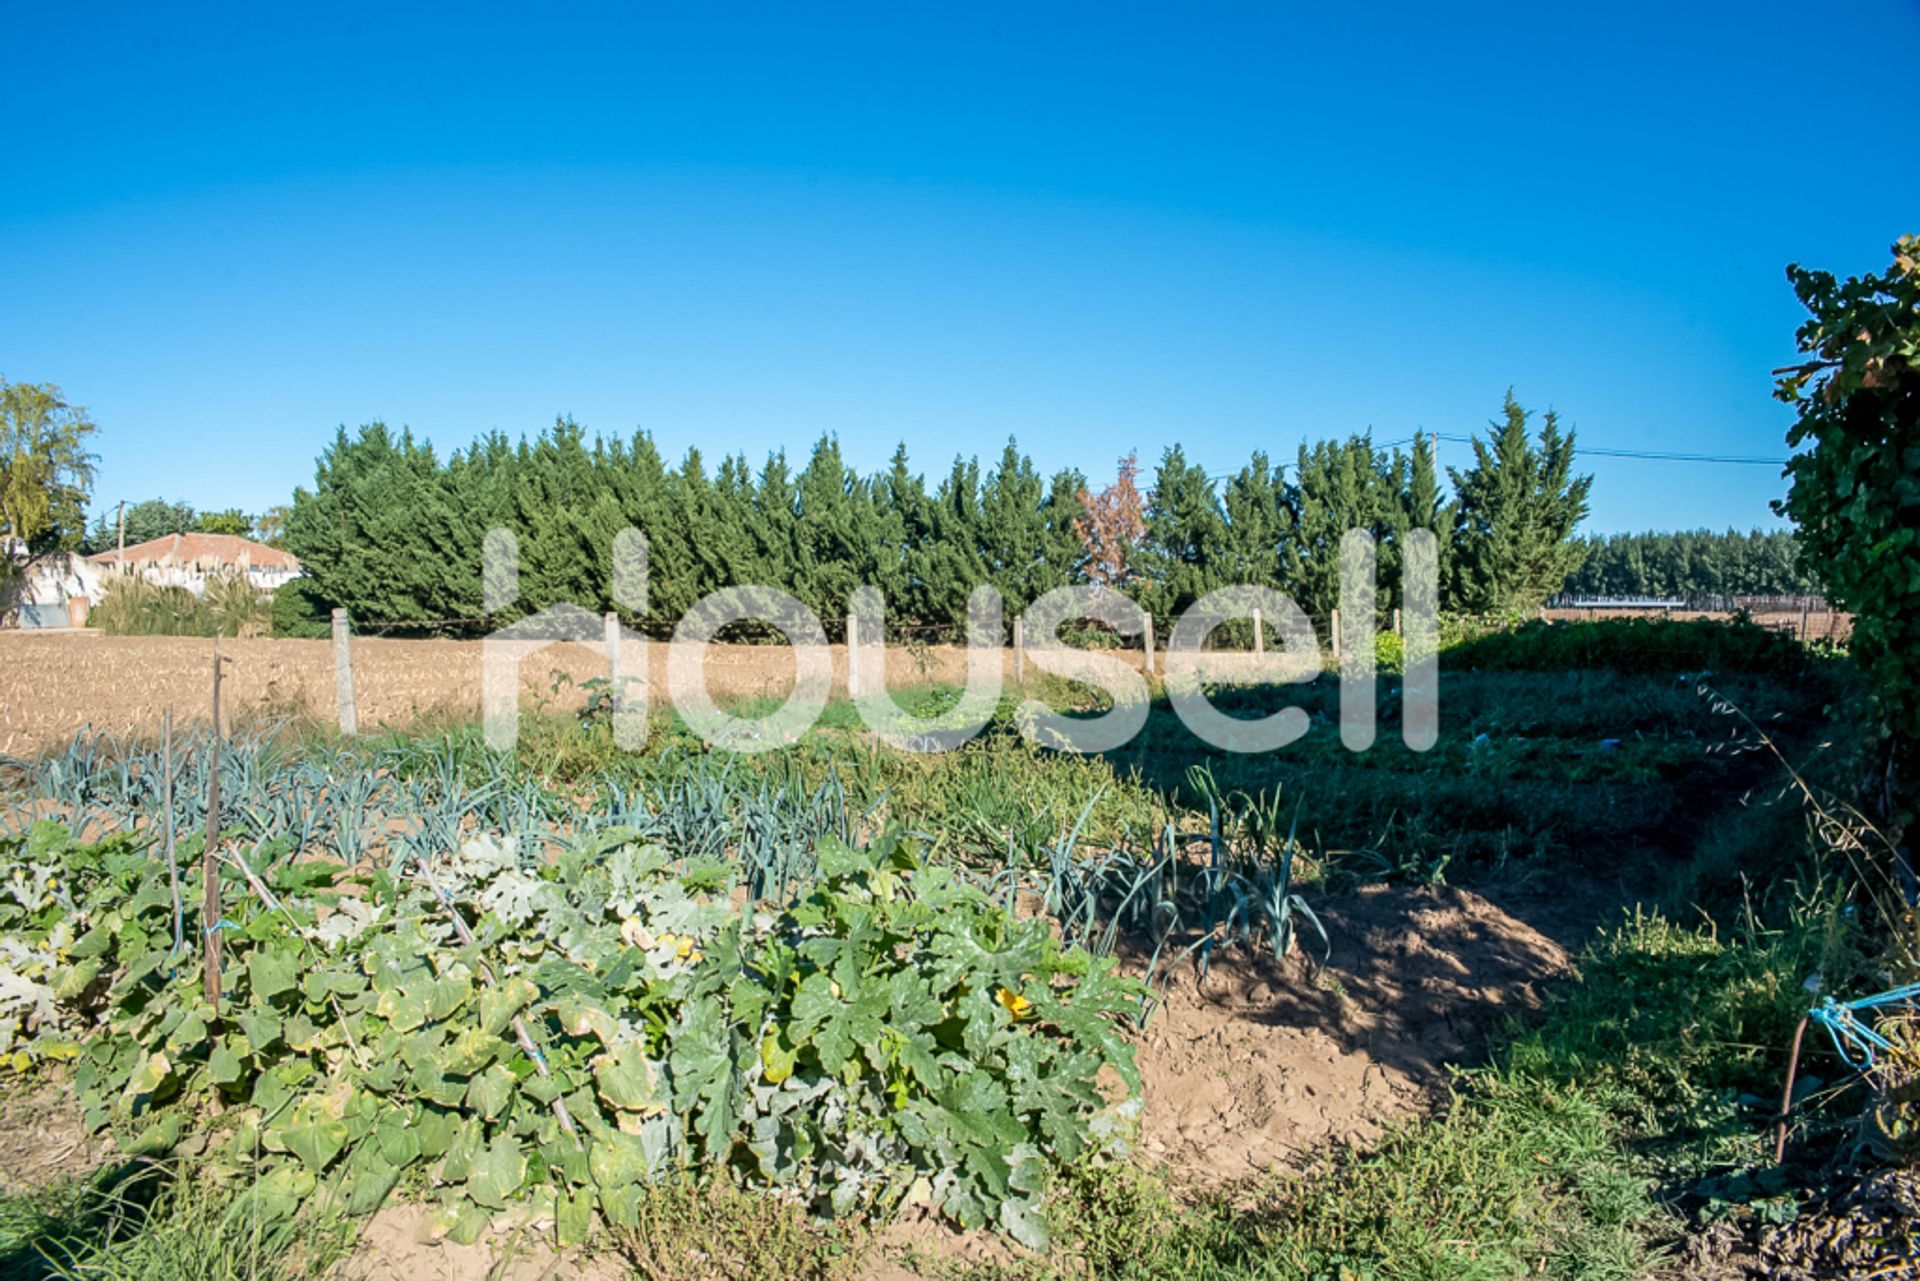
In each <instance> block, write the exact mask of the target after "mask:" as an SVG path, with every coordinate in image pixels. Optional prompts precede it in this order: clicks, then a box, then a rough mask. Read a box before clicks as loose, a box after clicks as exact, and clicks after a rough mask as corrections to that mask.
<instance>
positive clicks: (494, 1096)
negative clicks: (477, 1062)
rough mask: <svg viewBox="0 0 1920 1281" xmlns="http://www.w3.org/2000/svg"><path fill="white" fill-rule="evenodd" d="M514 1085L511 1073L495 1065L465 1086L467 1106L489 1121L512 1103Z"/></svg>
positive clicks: (499, 1065)
mask: <svg viewBox="0 0 1920 1281" xmlns="http://www.w3.org/2000/svg"><path fill="white" fill-rule="evenodd" d="M515 1084H516V1082H515V1081H514V1077H513V1073H511V1072H509V1071H508V1070H507V1069H506V1068H505V1066H503V1065H501V1064H499V1063H496V1064H494V1065H493V1066H492V1067H490V1068H488V1069H487V1070H486V1071H484V1072H482V1073H480V1074H479V1075H478V1076H476V1077H474V1078H473V1081H472V1082H471V1083H470V1084H469V1085H468V1086H467V1106H468V1107H470V1108H472V1109H473V1110H474V1111H475V1112H478V1113H479V1114H480V1115H481V1116H482V1117H483V1118H485V1119H486V1120H489V1121H491V1120H493V1119H494V1118H495V1117H497V1116H499V1115H500V1114H501V1113H502V1112H504V1111H505V1110H506V1107H507V1104H508V1103H510V1102H512V1101H513V1091H514V1086H515Z"/></svg>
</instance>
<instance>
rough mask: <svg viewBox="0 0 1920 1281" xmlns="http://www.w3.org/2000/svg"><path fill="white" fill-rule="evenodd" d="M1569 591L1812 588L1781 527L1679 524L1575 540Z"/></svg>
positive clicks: (1801, 591)
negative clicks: (1577, 556)
mask: <svg viewBox="0 0 1920 1281" xmlns="http://www.w3.org/2000/svg"><path fill="white" fill-rule="evenodd" d="M1579 545H1580V548H1581V551H1582V556H1583V559H1582V561H1581V563H1580V568H1578V569H1577V570H1575V571H1574V572H1573V574H1572V575H1571V576H1570V577H1569V578H1568V579H1567V583H1566V588H1565V591H1566V593H1567V594H1568V595H1570V596H1579V597H1587V598H1595V597H1622V596H1654V597H1660V598H1663V599H1666V598H1674V597H1685V598H1695V597H1703V596H1801V595H1809V594H1812V593H1814V592H1817V591H1818V587H1817V586H1816V584H1815V582H1814V579H1813V577H1812V576H1811V575H1810V574H1808V573H1807V571H1806V570H1805V569H1804V568H1803V567H1802V565H1801V560H1800V547H1799V543H1798V542H1797V541H1796V539H1795V538H1794V536H1793V534H1792V533H1791V532H1790V531H1787V530H1770V531H1761V530H1753V531H1752V532H1750V533H1744V534H1743V533H1741V532H1739V531H1738V530H1731V529H1730V530H1727V531H1726V532H1725V533H1715V532H1714V531H1712V530H1708V529H1695V530H1686V531H1682V532H1679V533H1671V534H1610V535H1606V536H1604V537H1593V538H1583V539H1581V540H1579Z"/></svg>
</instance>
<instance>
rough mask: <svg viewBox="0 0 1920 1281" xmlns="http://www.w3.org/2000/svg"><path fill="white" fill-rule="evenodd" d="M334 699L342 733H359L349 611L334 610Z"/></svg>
mask: <svg viewBox="0 0 1920 1281" xmlns="http://www.w3.org/2000/svg"><path fill="white" fill-rule="evenodd" d="M333 699H334V704H335V708H336V710H337V711H338V712H339V716H340V732H341V733H342V734H358V733H359V732H360V718H359V715H358V714H357V713H356V712H355V710H354V706H353V633H352V629H351V628H350V627H349V626H348V624H347V611H346V610H344V609H336V610H334V611H333Z"/></svg>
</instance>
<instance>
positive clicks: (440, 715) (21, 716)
mask: <svg viewBox="0 0 1920 1281" xmlns="http://www.w3.org/2000/svg"><path fill="white" fill-rule="evenodd" d="M628 643H629V645H631V644H632V642H628ZM219 644H220V653H221V655H222V656H223V657H225V658H227V659H229V660H231V661H230V662H229V663H228V665H227V668H226V676H225V681H224V684H223V686H222V700H223V701H222V706H223V707H224V708H226V709H229V719H230V720H234V721H240V722H244V720H245V719H246V718H248V717H264V718H284V719H308V720H311V721H313V722H314V723H316V724H321V725H325V724H331V723H333V718H334V675H333V646H332V642H331V641H324V640H268V639H241V640H222V641H221V642H220V643H219ZM212 657H213V642H212V641H210V640H203V639H198V638H193V637H174V636H103V635H101V634H99V633H97V632H63V633H58V634H53V635H46V634H35V633H31V632H9V631H0V753H4V754H11V755H25V754H29V753H33V752H37V751H42V750H45V749H47V748H50V747H54V746H57V745H59V744H62V743H64V742H66V741H67V740H68V739H70V738H71V737H72V736H73V735H74V733H75V732H77V731H78V730H80V729H81V728H82V727H84V726H88V725H91V726H92V727H93V728H94V729H96V730H101V731H106V732H109V733H114V734H129V733H152V732H155V731H157V730H158V728H159V725H160V717H161V713H163V712H165V711H167V710H168V709H171V710H172V711H173V714H174V717H175V719H176V721H179V722H181V723H183V724H184V723H186V722H188V721H191V720H195V719H204V718H205V716H206V713H207V706H208V691H209V684H210V675H211V672H212ZM1132 657H1133V658H1134V660H1135V661H1138V657H1139V656H1138V654H1137V653H1135V654H1134V655H1133V656H1132ZM648 660H649V662H648V668H649V682H650V688H652V689H654V690H656V691H662V690H664V689H665V683H666V647H665V646H664V645H662V644H659V643H654V644H652V645H649V646H648ZM635 661H636V660H635V659H634V657H633V656H632V654H631V650H629V654H628V657H627V662H628V663H629V664H632V663H634V662H635ZM1003 662H1004V663H1006V665H1007V668H1008V673H1007V674H1008V676H1009V678H1010V676H1011V670H1010V669H1011V658H1010V656H1007V655H1003ZM353 667H354V688H355V698H356V702H357V707H358V712H359V718H360V727H361V729H362V730H366V729H371V728H376V727H379V726H396V727H398V726H405V725H409V724H412V723H414V722H416V721H420V720H441V721H445V720H450V719H460V720H475V719H478V717H479V714H480V687H481V684H480V683H481V642H479V641H458V640H389V639H382V638H374V637H357V638H355V640H354V642H353ZM833 670H834V685H835V689H836V691H839V690H844V689H845V685H846V674H847V657H846V650H845V648H844V647H842V646H838V645H836V646H834V647H833ZM965 672H966V651H965V650H964V649H962V648H960V647H957V646H934V647H930V648H926V649H921V650H914V651H909V650H907V649H900V648H896V649H892V650H889V652H888V655H887V674H888V678H889V683H890V684H891V685H892V686H893V687H894V688H896V689H898V688H904V687H910V686H913V685H924V684H930V683H936V682H938V683H954V684H958V683H960V682H961V681H963V680H964V679H965ZM562 674H563V675H564V676H565V677H567V678H568V679H569V680H570V682H571V683H570V684H569V683H562V684H561V686H560V688H559V690H558V692H557V693H556V691H555V681H556V677H557V676H559V675H562ZM605 675H606V662H605V660H604V659H602V658H600V657H599V656H597V655H595V654H594V653H592V652H591V651H589V650H587V649H585V648H582V647H580V646H577V645H556V646H554V647H553V648H552V649H550V650H547V651H545V652H543V653H541V654H540V655H538V656H537V657H536V658H535V659H533V660H531V661H530V662H528V663H527V664H526V665H525V667H524V668H523V669H522V672H521V684H522V688H523V690H524V692H525V694H526V696H527V697H528V698H529V699H530V700H533V701H536V702H537V701H542V700H544V701H547V702H549V703H550V704H551V705H553V706H555V707H558V708H570V707H574V706H577V705H578V704H579V702H580V699H581V693H580V688H579V683H580V682H581V681H584V680H589V679H592V678H593V677H596V676H605ZM707 681H708V687H709V688H710V689H711V690H712V691H713V694H714V696H715V697H716V698H720V699H734V698H752V697H758V696H776V697H779V696H784V695H785V693H786V692H787V690H788V689H790V688H791V686H792V681H793V655H792V652H791V651H789V650H787V649H785V648H784V647H779V646H762V645H715V646H714V647H713V648H712V650H711V651H710V652H709V655H708V660H707ZM656 705H658V701H657V700H656Z"/></svg>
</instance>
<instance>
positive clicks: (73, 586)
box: [0, 539, 107, 628]
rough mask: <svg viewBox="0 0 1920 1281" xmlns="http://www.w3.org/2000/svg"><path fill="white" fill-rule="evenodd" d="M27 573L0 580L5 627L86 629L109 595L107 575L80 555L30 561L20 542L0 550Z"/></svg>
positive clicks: (52, 555) (9, 542)
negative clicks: (91, 611)
mask: <svg viewBox="0 0 1920 1281" xmlns="http://www.w3.org/2000/svg"><path fill="white" fill-rule="evenodd" d="M0 555H5V556H6V557H7V558H8V559H9V560H11V561H13V563H14V565H15V566H16V567H18V568H19V569H21V570H22V571H23V572H22V573H21V574H19V575H18V576H17V577H16V576H15V575H12V574H8V575H0V579H4V582H5V585H4V586H0V627H32V628H46V627H84V626H86V623H87V611H88V610H89V609H90V608H92V606H93V604H94V603H95V602H97V601H98V600H99V599H100V597H101V595H102V594H103V593H104V592H105V591H106V576H107V571H105V570H103V569H101V568H100V566H98V565H95V564H93V563H92V562H91V561H89V560H88V559H87V558H86V557H84V556H82V555H80V554H79V553H77V552H50V553H48V554H47V555H45V556H38V557H29V556H28V555H27V553H26V548H25V547H24V546H22V545H21V544H20V542H19V541H18V540H16V539H7V540H5V545H4V546H3V547H0Z"/></svg>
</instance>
